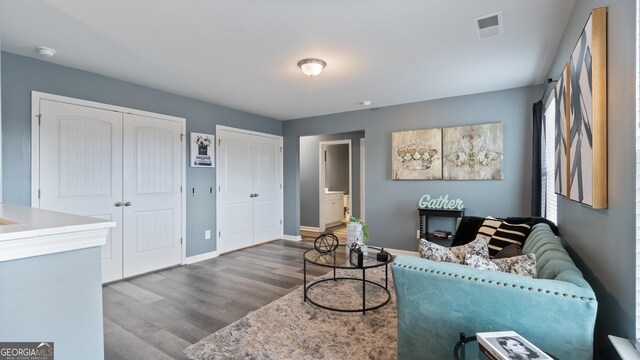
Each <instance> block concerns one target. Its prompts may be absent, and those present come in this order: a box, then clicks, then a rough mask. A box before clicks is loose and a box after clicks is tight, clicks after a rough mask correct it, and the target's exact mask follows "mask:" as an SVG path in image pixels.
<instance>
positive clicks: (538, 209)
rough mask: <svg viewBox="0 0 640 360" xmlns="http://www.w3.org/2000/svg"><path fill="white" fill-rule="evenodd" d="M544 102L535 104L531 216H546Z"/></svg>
mask: <svg viewBox="0 0 640 360" xmlns="http://www.w3.org/2000/svg"><path fill="white" fill-rule="evenodd" d="M543 138H544V104H543V103H542V100H540V101H538V102H537V103H534V104H533V139H532V140H533V141H532V142H533V164H532V168H531V216H545V215H546V214H545V213H544V212H545V209H546V206H545V200H546V199H545V192H544V189H543V187H544V185H545V184H546V179H545V177H546V176H545V175H544V173H543V171H542V169H543V165H544V164H543V160H544V156H543V154H542V151H543V149H544V146H543V145H544V144H543Z"/></svg>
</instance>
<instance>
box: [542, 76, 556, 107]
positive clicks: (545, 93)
mask: <svg viewBox="0 0 640 360" xmlns="http://www.w3.org/2000/svg"><path fill="white" fill-rule="evenodd" d="M555 82H558V80H553V79H552V78H548V79H547V83H546V84H545V85H544V92H543V93H542V97H541V98H540V101H542V103H543V104H544V101H543V100H544V96H545V95H547V89H548V88H549V84H551V83H555Z"/></svg>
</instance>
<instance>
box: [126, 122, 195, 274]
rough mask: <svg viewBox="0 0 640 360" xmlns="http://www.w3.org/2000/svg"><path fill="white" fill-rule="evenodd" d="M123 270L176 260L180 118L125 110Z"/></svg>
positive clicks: (137, 270)
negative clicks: (133, 113) (172, 118)
mask: <svg viewBox="0 0 640 360" xmlns="http://www.w3.org/2000/svg"><path fill="white" fill-rule="evenodd" d="M123 149H124V157H123V165H124V166H123V169H124V170H123V173H124V194H123V198H122V199H123V202H124V207H123V209H124V225H125V226H124V239H125V242H124V252H123V258H124V276H125V277H128V276H134V275H138V274H141V273H144V272H148V271H152V270H157V269H160V268H163V267H168V266H172V265H177V264H180V261H181V256H182V246H181V239H180V238H181V233H182V229H181V226H182V221H181V216H182V205H181V204H182V196H181V193H180V187H181V185H182V176H181V168H182V160H183V156H182V142H181V124H180V123H178V122H175V121H169V120H161V119H156V118H150V117H145V116H138V115H131V114H125V115H124V141H123Z"/></svg>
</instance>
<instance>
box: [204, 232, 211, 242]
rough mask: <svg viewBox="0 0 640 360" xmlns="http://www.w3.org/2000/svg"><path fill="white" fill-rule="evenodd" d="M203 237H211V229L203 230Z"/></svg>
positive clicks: (206, 238) (207, 238)
mask: <svg viewBox="0 0 640 360" xmlns="http://www.w3.org/2000/svg"><path fill="white" fill-rule="evenodd" d="M204 238H205V240H209V239H211V230H207V231H205V232H204Z"/></svg>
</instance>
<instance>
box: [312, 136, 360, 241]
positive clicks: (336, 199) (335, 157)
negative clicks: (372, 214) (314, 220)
mask: <svg viewBox="0 0 640 360" xmlns="http://www.w3.org/2000/svg"><path fill="white" fill-rule="evenodd" d="M318 146H319V151H320V152H319V157H320V159H319V161H318V163H319V164H320V170H319V177H318V183H319V184H320V187H319V188H318V193H319V194H320V199H319V205H320V206H319V209H318V213H319V216H320V218H319V221H318V223H319V224H320V226H319V228H320V232H322V231H324V230H325V229H326V228H328V227H336V226H339V225H341V224H346V223H347V222H348V221H349V216H350V214H351V212H352V211H353V207H352V198H353V196H352V194H353V191H352V187H353V186H352V177H353V176H352V171H351V169H352V160H351V159H352V155H351V153H352V151H351V140H350V139H348V140H334V141H321V142H320V143H319V144H318Z"/></svg>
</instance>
